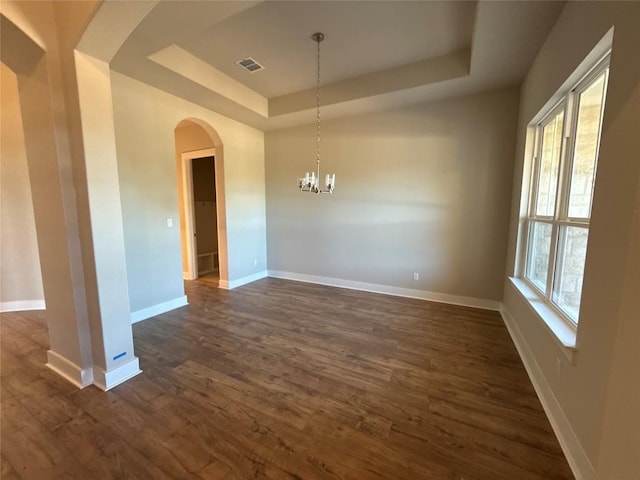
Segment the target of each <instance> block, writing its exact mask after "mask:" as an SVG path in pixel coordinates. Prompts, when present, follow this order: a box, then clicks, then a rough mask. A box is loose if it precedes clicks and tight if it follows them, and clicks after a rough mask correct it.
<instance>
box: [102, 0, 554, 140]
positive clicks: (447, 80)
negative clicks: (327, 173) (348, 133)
mask: <svg viewBox="0 0 640 480" xmlns="http://www.w3.org/2000/svg"><path fill="white" fill-rule="evenodd" d="M562 6H563V3H562V2H555V1H551V2H537V1H535V2H527V1H516V2H506V1H498V2H488V1H479V2H476V1H467V2H464V1H373V2H365V1H298V2H296V1H265V2H256V1H251V2H249V1H246V2H245V1H229V2H226V1H160V2H158V3H157V4H156V5H155V7H154V8H153V9H152V10H151V11H150V13H149V14H148V15H147V16H146V17H145V18H144V19H143V20H142V21H141V22H140V23H139V24H138V26H137V27H136V28H135V29H134V30H133V32H132V33H131V35H129V37H128V38H127V40H126V41H125V42H124V44H123V45H122V47H121V48H120V50H119V51H118V53H117V54H116V56H115V57H114V58H113V60H112V62H111V68H112V69H113V70H115V71H118V72H120V73H123V74H125V75H128V76H130V77H133V78H136V79H138V80H141V81H143V82H145V83H148V84H150V85H152V86H155V87H157V88H160V89H162V90H165V91H167V92H169V93H172V94H174V95H177V96H180V97H183V98H185V99H187V100H189V101H192V102H195V103H197V104H200V105H202V106H204V107H206V108H210V109H213V110H216V111H218V112H220V113H222V114H224V115H227V116H229V117H231V118H234V119H237V120H239V121H242V122H244V123H247V124H249V125H252V126H254V127H256V128H260V129H263V130H270V129H274V128H281V127H285V126H291V125H295V124H298V123H304V122H309V121H312V120H313V107H314V105H315V92H314V85H315V67H316V62H315V53H316V44H315V43H314V42H313V41H312V40H311V39H310V37H311V34H313V33H314V32H317V31H321V32H323V33H324V34H325V36H326V38H325V40H324V42H322V45H321V53H322V55H321V77H322V103H323V105H324V106H323V117H324V118H327V117H337V116H344V115H350V114H358V113H364V112H369V111H375V110H378V109H383V108H393V107H398V106H403V105H408V104H413V103H419V102H424V101H429V100H433V99H436V98H443V97H450V96H455V95H462V94H466V93H472V92H475V91H481V90H487V89H491V88H498V87H503V86H507V85H514V84H517V83H519V82H520V81H521V80H522V78H523V77H524V75H525V74H526V72H527V70H528V68H529V66H530V64H531V62H532V61H533V59H534V57H535V55H536V53H537V52H538V50H539V48H540V46H541V44H542V42H543V41H544V39H545V37H546V34H547V33H548V31H549V29H550V28H551V26H552V25H553V23H554V21H555V19H556V18H557V16H558V14H559V12H560V10H561V8H562ZM247 57H252V58H253V59H255V60H256V61H258V62H259V63H260V64H262V65H263V66H264V67H265V68H264V69H263V70H260V71H258V72H255V73H250V72H248V71H246V70H245V69H243V68H242V67H240V66H238V65H237V64H236V62H237V61H238V60H242V59H244V58H247Z"/></svg>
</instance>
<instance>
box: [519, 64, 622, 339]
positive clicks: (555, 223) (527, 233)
mask: <svg viewBox="0 0 640 480" xmlns="http://www.w3.org/2000/svg"><path fill="white" fill-rule="evenodd" d="M609 64H610V52H607V54H606V55H605V56H604V57H602V58H600V59H599V60H598V61H597V62H595V63H594V64H593V65H592V68H590V69H589V70H588V72H587V73H586V74H585V75H583V76H582V78H581V79H580V80H579V81H578V82H575V83H574V85H573V86H572V87H571V88H569V89H568V90H566V91H564V92H559V93H560V94H561V98H560V100H559V101H557V102H556V103H555V104H553V105H552V106H551V108H547V109H545V110H543V111H542V112H540V114H538V115H536V117H537V118H539V120H537V121H535V122H532V123H531V124H530V126H529V127H530V128H532V129H533V130H534V132H535V133H534V148H533V159H532V162H531V176H530V185H529V196H528V206H527V215H526V218H525V219H524V220H525V228H524V229H523V232H522V239H521V242H520V243H521V248H522V255H521V256H520V258H521V262H522V263H521V265H520V266H519V272H520V274H519V280H521V281H523V282H524V283H525V284H526V286H528V287H529V289H530V290H531V291H529V292H528V293H529V295H528V297H531V293H532V292H533V293H534V296H536V297H537V299H536V300H541V301H542V302H543V303H544V304H545V305H544V306H545V307H546V308H544V309H543V310H544V311H546V312H549V311H550V313H551V314H552V315H554V316H555V317H557V318H558V319H560V321H562V322H563V323H564V324H565V325H564V326H563V328H564V329H567V328H568V329H569V330H570V331H571V332H573V339H574V340H573V341H574V343H575V333H576V331H577V327H578V320H579V317H578V319H575V320H574V319H573V318H571V316H570V315H569V314H567V313H566V312H565V311H564V310H563V309H562V308H561V307H559V306H558V305H557V304H556V303H555V302H554V301H553V288H554V284H555V282H556V281H557V278H558V273H559V271H560V269H561V268H562V265H561V264H559V263H558V259H559V258H561V255H562V253H563V252H562V248H563V247H564V244H563V239H561V234H560V231H561V227H564V226H570V227H578V228H584V229H587V230H588V229H589V222H590V216H591V206H592V205H593V184H595V178H596V174H597V166H598V156H599V151H600V139H601V133H602V119H603V115H604V110H605V104H606V92H607V84H608V76H609ZM603 72H604V74H605V85H604V96H603V98H604V102H603V108H602V109H601V111H600V120H599V130H598V144H597V147H596V158H595V163H594V182H593V184H592V187H591V188H592V192H591V205H590V206H589V217H586V218H573V217H569V215H568V211H569V194H570V182H571V173H572V168H573V161H574V155H575V141H576V131H577V126H578V122H577V120H578V108H577V106H578V99H579V96H580V94H581V93H582V92H584V91H585V90H586V89H587V88H589V87H590V86H591V85H592V83H593V82H594V81H595V80H596V79H597V78H598V77H599V76H600V75H601V74H603ZM560 111H563V112H564V116H563V125H562V127H563V132H562V142H561V148H560V163H559V167H558V179H557V185H556V198H555V210H554V215H553V216H542V215H536V205H537V195H538V181H539V178H538V177H539V175H538V170H539V168H540V164H541V153H542V152H541V149H542V140H541V133H542V129H543V128H544V126H545V125H546V124H548V122H549V120H550V119H552V118H553V117H555V116H556V115H557V114H558V113H559V112H560ZM533 222H539V223H546V224H549V225H551V227H552V231H551V247H550V252H549V265H548V269H547V279H546V280H547V283H546V286H545V291H542V290H541V289H540V288H539V287H538V285H536V284H535V283H534V282H533V281H532V280H530V279H529V278H528V277H527V266H528V260H529V259H528V257H529V245H530V242H531V234H532V228H531V226H532V224H533ZM530 301H531V300H530ZM542 316H543V317H544V315H542ZM543 319H544V318H543ZM554 320H555V318H554ZM545 321H547V320H546V319H545ZM547 323H549V321H547ZM552 330H554V332H556V330H557V329H554V328H553V327H552ZM556 335H558V334H557V333H556ZM563 343H566V342H563Z"/></svg>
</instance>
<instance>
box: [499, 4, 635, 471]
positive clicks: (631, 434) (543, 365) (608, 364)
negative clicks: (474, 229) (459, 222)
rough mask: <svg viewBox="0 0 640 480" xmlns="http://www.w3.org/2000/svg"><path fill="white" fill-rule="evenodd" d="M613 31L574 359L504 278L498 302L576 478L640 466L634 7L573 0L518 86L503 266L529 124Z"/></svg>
mask: <svg viewBox="0 0 640 480" xmlns="http://www.w3.org/2000/svg"><path fill="white" fill-rule="evenodd" d="M612 26H615V32H614V38H613V50H612V56H611V74H610V79H609V86H608V92H607V100H606V106H605V114H604V120H603V126H602V138H601V144H600V154H599V158H598V171H597V178H596V185H595V192H594V197H593V210H592V218H591V228H590V233H589V243H588V247H587V258H586V267H585V277H584V284H583V290H582V308H581V312H580V325H579V327H578V335H577V346H578V351H577V356H576V359H575V361H574V362H573V363H569V362H568V361H567V359H566V358H565V356H564V355H563V352H562V347H560V346H559V344H558V343H557V342H556V341H555V339H554V338H553V335H552V334H551V333H550V331H549V329H548V328H547V327H546V326H545V325H544V324H543V322H542V321H541V320H540V319H539V318H537V317H536V316H535V315H534V314H533V312H532V310H531V308H530V307H529V305H528V304H527V302H526V301H525V300H523V298H522V297H521V296H520V295H519V293H517V291H516V290H515V289H514V287H513V286H512V285H511V283H510V282H509V280H507V281H506V284H505V291H504V308H505V310H506V311H507V313H508V314H509V315H510V317H511V318H512V319H513V322H514V326H515V329H516V330H517V333H518V335H519V338H520V341H521V347H522V351H523V352H524V353H525V355H524V361H525V362H526V363H527V364H528V365H529V366H530V368H532V370H533V371H534V372H537V374H536V375H535V377H536V378H535V380H536V381H537V382H538V383H539V385H540V386H541V388H542V391H543V393H544V394H545V395H544V397H545V400H546V402H547V404H548V405H551V406H552V407H554V408H555V411H554V415H555V419H553V421H554V422H555V424H556V426H559V428H560V432H561V436H562V437H563V439H564V441H565V442H566V444H567V445H568V447H569V451H570V457H572V458H571V460H572V461H575V462H576V465H577V467H578V469H579V471H580V472H581V473H580V477H582V478H601V479H621V480H626V479H632V478H633V479H635V478H638V472H639V471H640V455H639V452H640V427H639V426H640V375H639V374H638V367H639V365H640V322H639V321H638V319H639V318H640V306H639V304H638V297H639V296H640V295H638V294H639V293H640V262H639V260H638V258H639V252H638V250H639V249H640V227H639V224H640V140H639V138H640V135H639V134H640V60H639V57H638V52H639V51H640V27H639V26H640V3H638V2H568V3H567V5H566V6H565V8H564V10H563V12H562V14H561V15H560V17H559V18H558V21H557V22H556V24H555V25H554V27H553V29H552V30H551V32H550V34H549V36H548V38H547V40H546V42H545V44H544V46H543V48H542V49H541V51H540V53H539V54H538V57H537V58H536V61H535V62H534V64H533V65H532V67H531V70H530V71H529V74H528V76H527V78H526V80H525V82H524V84H523V86H522V95H521V102H520V122H519V141H518V150H517V156H516V165H515V171H514V192H513V213H512V220H511V235H510V242H509V248H508V264H507V273H508V275H513V274H514V272H515V273H516V274H517V273H518V272H517V265H516V260H515V258H516V252H517V245H516V232H517V230H518V228H519V226H520V225H521V217H522V215H521V213H520V212H521V198H522V196H526V195H521V192H522V189H521V186H522V177H523V163H524V158H525V136H526V135H525V134H526V127H527V125H528V123H529V122H530V120H531V118H532V117H533V116H534V115H536V114H537V113H538V112H539V111H540V109H541V108H542V107H543V105H544V104H545V102H547V100H548V99H549V98H551V96H552V95H553V94H554V93H555V92H556V91H557V90H558V88H560V86H561V85H562V83H563V82H564V81H565V80H566V79H567V78H568V77H569V75H570V74H571V73H572V72H573V71H574V70H575V69H576V68H577V66H578V65H579V64H580V62H581V61H582V60H583V59H584V58H585V57H586V56H587V54H588V53H589V52H590V51H591V50H592V49H593V48H594V46H595V45H596V43H597V42H598V41H599V40H600V39H601V38H602V37H603V36H604V35H605V34H606V33H607V31H608V30H609V29H610V28H611V27H612Z"/></svg>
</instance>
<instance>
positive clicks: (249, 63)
mask: <svg viewBox="0 0 640 480" xmlns="http://www.w3.org/2000/svg"><path fill="white" fill-rule="evenodd" d="M236 63H237V64H238V65H240V66H241V67H243V68H245V69H246V70H249V72H251V73H255V72H257V71H259V70H262V69H263V68H264V67H263V66H262V65H260V64H259V63H258V62H256V61H255V60H254V59H253V58H251V57H248V58H245V59H244V60H239V61H237V62H236Z"/></svg>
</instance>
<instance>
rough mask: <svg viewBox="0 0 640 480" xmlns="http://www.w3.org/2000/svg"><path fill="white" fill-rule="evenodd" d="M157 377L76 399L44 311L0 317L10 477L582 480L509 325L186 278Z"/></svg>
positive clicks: (148, 337) (144, 340)
mask: <svg viewBox="0 0 640 480" xmlns="http://www.w3.org/2000/svg"><path fill="white" fill-rule="evenodd" d="M187 294H188V297H189V302H190V305H189V306H188V307H184V308H181V309H178V310H175V311H173V312H170V313H167V314H164V315H160V316H158V317H155V318H153V319H149V320H146V321H144V322H140V323H138V324H135V325H134V327H133V330H134V341H135V348H136V354H137V355H138V356H139V358H140V365H141V368H142V369H143V370H144V373H143V374H141V375H139V376H137V377H135V378H133V379H132V380H130V381H129V382H127V383H125V384H123V385H120V386H118V387H116V388H115V389H113V390H112V391H109V392H107V393H104V392H101V391H100V390H98V389H97V388H95V387H89V388H86V389H84V390H76V389H75V387H73V386H71V385H70V384H68V383H66V382H65V381H64V380H63V379H61V378H60V377H58V376H57V375H56V374H54V373H53V372H51V371H49V370H48V369H47V368H46V367H45V366H44V363H45V361H46V350H47V345H48V344H47V341H48V340H47V329H46V322H45V319H44V314H43V313H42V312H24V313H9V314H2V315H1V316H0V327H1V329H2V330H1V334H2V339H1V342H2V343H1V347H2V351H1V353H2V365H1V377H0V379H1V382H0V389H1V391H0V393H1V404H2V405H1V409H2V410H1V413H2V415H1V421H2V425H1V444H0V460H1V477H2V478H3V479H14V478H24V479H37V480H40V479H49V478H56V479H57V478H73V479H110V478H114V479H120V478H140V479H160V478H178V479H182V478H185V479H186V478H194V479H225V480H234V479H251V478H261V479H357V480H360V479H385V480H391V479H458V480H462V479H464V480H474V479H491V480H500V479H509V480H515V479H523V480H527V479H569V478H573V476H572V475H571V472H570V469H569V467H568V465H567V462H566V460H565V458H564V457H563V455H562V452H561V450H560V447H559V445H558V442H557V440H556V438H555V436H554V434H553V432H552V430H551V427H550V425H549V422H548V421H547V419H546V417H545V415H544V412H543V410H542V408H541V406H540V403H539V401H538V399H537V398H536V395H535V392H534V390H533V387H532V386H531V383H530V382H529V380H528V377H527V374H526V372H525V370H524V367H523V366H522V364H521V362H520V360H519V357H518V354H517V352H516V350H515V348H514V346H513V344H512V343H511V340H510V338H509V335H508V333H507V331H506V329H505V327H504V325H503V323H502V321H501V319H500V316H499V315H498V314H497V313H495V312H488V311H483V310H476V309H471V308H465V307H457V306H450V305H443V304H437V303H430V302H426V301H420V300H412V299H405V298H398V297H391V296H383V295H376V294H372V293H365V292H356V291H349V290H341V289H337V288H331V287H325V286H319V285H311V284H304V283H297V282H290V281H285V280H278V279H264V280H260V281H258V282H254V283H252V284H250V285H247V286H244V287H240V288H238V289H235V290H233V291H224V290H219V289H217V288H214V287H212V286H211V284H207V283H203V282H200V283H198V282H187Z"/></svg>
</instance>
